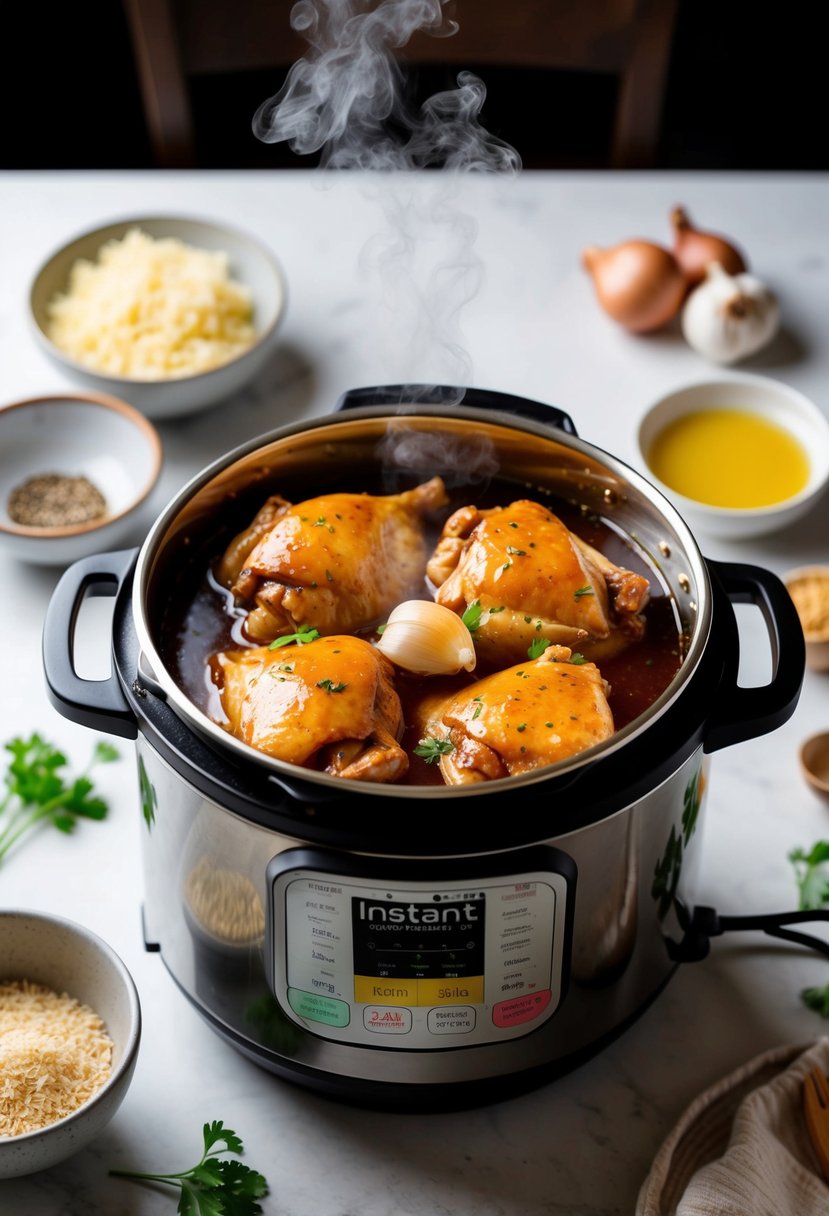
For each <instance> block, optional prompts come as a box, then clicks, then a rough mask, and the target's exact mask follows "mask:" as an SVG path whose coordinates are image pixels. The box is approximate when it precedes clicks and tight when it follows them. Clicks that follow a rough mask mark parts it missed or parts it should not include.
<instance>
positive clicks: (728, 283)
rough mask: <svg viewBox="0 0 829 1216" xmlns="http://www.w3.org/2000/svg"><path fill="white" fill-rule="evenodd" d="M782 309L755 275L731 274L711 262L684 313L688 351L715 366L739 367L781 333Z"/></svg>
mask: <svg viewBox="0 0 829 1216" xmlns="http://www.w3.org/2000/svg"><path fill="white" fill-rule="evenodd" d="M779 323H780V310H779V308H778V306H777V300H776V299H775V297H774V295H773V293H772V292H771V291H770V290H769V289H768V287H766V285H765V284H764V283H761V282H760V280H759V279H757V278H755V277H754V275H752V274H734V275H732V274H728V273H727V271H725V270H723V268H722V266H721V265H720V264H719V262H712V263H711V265H710V266H709V267H708V273H707V275H706V277H705V279H704V281H703V282H702V283H700V285H699V287H696V288H695V289H694V290H693V291H692V292H691V294H690V296H689V297H688V299H687V301H686V303H685V307H684V308H683V310H682V332H683V334H684V335H685V339H686V341H687V342H688V345H689V346H692V347H693V348H694V350H695V351H697V352H698V353H699V354H700V355H704V356H705V358H706V359H711V360H712V362H714V363H736V362H737V361H738V360H739V359H745V358H746V357H747V356H748V355H753V354H754V352H755V351H758V350H760V348H761V347H763V346H765V345H766V343H767V342H770V341H771V339H772V338H773V337H774V335H775V334H776V333H777V328H778V325H779Z"/></svg>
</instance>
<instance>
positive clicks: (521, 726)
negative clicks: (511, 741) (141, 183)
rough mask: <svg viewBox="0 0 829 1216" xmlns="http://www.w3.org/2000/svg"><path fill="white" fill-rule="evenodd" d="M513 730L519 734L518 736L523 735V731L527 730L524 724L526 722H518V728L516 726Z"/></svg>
mask: <svg viewBox="0 0 829 1216" xmlns="http://www.w3.org/2000/svg"><path fill="white" fill-rule="evenodd" d="M515 729H516V730H517V731H518V733H519V734H523V733H524V731H525V730H526V729H527V723H526V722H520V723H519V724H518V726H516V728H515Z"/></svg>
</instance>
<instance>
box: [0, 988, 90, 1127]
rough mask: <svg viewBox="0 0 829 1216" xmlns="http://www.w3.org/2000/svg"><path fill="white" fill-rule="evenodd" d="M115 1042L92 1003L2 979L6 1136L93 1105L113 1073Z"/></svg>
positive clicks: (2, 1121) (0, 1113) (0, 1047)
mask: <svg viewBox="0 0 829 1216" xmlns="http://www.w3.org/2000/svg"><path fill="white" fill-rule="evenodd" d="M112 1047H113V1044H112V1040H111V1039H110V1037H109V1035H108V1034H107V1032H106V1027H105V1026H104V1023H103V1022H102V1021H101V1019H100V1018H99V1017H98V1015H97V1013H95V1012H94V1010H92V1009H90V1008H89V1006H88V1005H82V1004H81V1003H80V1002H79V1001H77V1000H75V998H74V997H71V996H68V995H67V994H66V993H65V992H64V993H62V994H59V993H57V992H54V991H53V990H52V989H51V988H47V987H45V986H44V985H42V984H35V983H32V982H30V981H29V980H26V979H20V980H17V979H15V980H12V979H8V980H0V1138H2V1137H4V1136H22V1135H25V1133H26V1132H33V1131H38V1130H39V1129H40V1128H44V1127H48V1126H49V1124H51V1123H56V1122H57V1121H58V1119H64V1118H66V1116H67V1115H71V1114H73V1113H74V1111H76V1110H78V1108H79V1107H81V1106H83V1105H84V1103H85V1102H88V1101H89V1099H90V1098H92V1097H93V1096H94V1095H95V1094H96V1093H97V1092H98V1090H99V1089H101V1087H102V1086H103V1085H104V1084H105V1083H106V1081H107V1080H108V1079H109V1077H110V1074H111V1072H112Z"/></svg>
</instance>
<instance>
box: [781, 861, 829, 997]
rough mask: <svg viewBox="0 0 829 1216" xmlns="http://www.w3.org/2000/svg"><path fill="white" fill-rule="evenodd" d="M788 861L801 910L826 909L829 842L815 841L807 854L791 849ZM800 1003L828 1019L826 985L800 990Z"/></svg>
mask: <svg viewBox="0 0 829 1216" xmlns="http://www.w3.org/2000/svg"><path fill="white" fill-rule="evenodd" d="M789 861H790V862H791V863H792V865H793V866H794V872H795V881H796V882H797V894H798V906H799V907H800V909H801V910H802V911H806V910H808V909H809V908H825V907H829V840H818V841H816V842H815V844H813V845H812V847H811V849H810V850H809V852H808V853H807V852H806V851H805V850H804V849H792V851H791V852H790V853H789ZM800 999H801V1000H802V1001H803V1003H804V1005H806V1006H807V1007H808V1008H809V1009H813V1010H814V1011H815V1013H819V1014H820V1016H821V1017H822V1018H829V984H827V985H826V986H825V987H812V988H803V989H801V992H800Z"/></svg>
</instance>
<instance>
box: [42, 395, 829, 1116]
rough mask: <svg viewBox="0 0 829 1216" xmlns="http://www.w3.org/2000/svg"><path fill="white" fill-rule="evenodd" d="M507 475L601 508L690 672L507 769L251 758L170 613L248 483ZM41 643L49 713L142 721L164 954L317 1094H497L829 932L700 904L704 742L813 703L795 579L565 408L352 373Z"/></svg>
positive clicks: (150, 897) (194, 489) (155, 904)
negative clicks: (407, 769) (740, 615)
mask: <svg viewBox="0 0 829 1216" xmlns="http://www.w3.org/2000/svg"><path fill="white" fill-rule="evenodd" d="M496 472H497V475H498V477H500V478H505V479H507V480H509V481H510V482H512V483H515V484H516V485H518V486H519V487H521V488H522V491H523V494H524V495H525V496H526V495H527V494H529V493H530V492H531V490H532V488H533V487H538V488H540V489H542V490H544V491H549V492H551V493H553V494H555V495H557V496H558V497H559V498H562V499H564V500H566V501H567V502H569V503H574V504H578V507H579V508H580V509H581V510H582V511H584V512H591V513H595V514H596V515H598V516H600V517H601V518H602V520H604V521H605V522H606V523H607V524H608V526H609V527H611V528H612V529H614V530H615V531H617V532H618V533H620V534H621V535H622V536H623V537H624V538H625V539H626V541H627V543H628V544H629V545H630V546H632V547H633V548H634V549H635V550H637V551H638V552H639V553H640V554H641V555H642V556H643V557H644V558H646V560H647V563H648V565H649V567H650V569H651V571H652V574H653V578H654V579H655V580H656V581H657V582H658V583H659V584H660V591H661V593H662V594H664V595H666V596H669V597H670V599H671V601H672V604H673V609H674V612H675V615H676V621H677V628H678V633H680V632H681V634H682V636H683V637H684V639H685V643H686V645H685V653H684V657H683V660H682V663H681V666H680V668H679V671H678V672H677V674H676V676H675V677H674V678H673V679H672V681H671V682H670V684H669V685H668V687H667V688H665V690H664V692H663V693H662V694H661V695H660V696H659V697H658V698H657V700H656V701H655V702H654V703H653V704H652V705H651V706H650V708H649V709H648V710H647V711H646V712H645V713H644V714H642V715H640V717H638V718H636V719H635V720H634V721H632V722H630V723H629V724H628V725H626V726H624V727H623V728H622V729H621V730H620V731H618V732H617V733H616V734H615V735H614V736H612V738H610V739H609V740H607V741H606V742H605V743H603V744H599V745H597V746H595V747H593V748H591V749H590V750H589V751H587V752H583V753H581V754H579V755H578V756H575V757H572V758H571V759H569V760H565V761H562V762H559V763H557V764H555V765H551V766H549V767H547V768H544V769H541V770H536V771H535V772H532V773H527V774H524V775H522V776H518V777H512V778H508V779H503V780H496V781H490V782H482V783H480V784H477V785H471V786H460V787H447V786H443V785H431V786H426V785H423V786H411V785H408V786H407V785H389V784H378V785H372V784H370V783H367V782H348V781H343V780H341V779H338V778H336V777H332V776H328V775H326V774H325V773H317V772H312V771H309V770H307V769H304V768H299V767H296V766H294V765H291V764H287V763H284V762H281V761H278V760H275V759H272V758H270V757H268V756H265V755H263V754H261V753H257V752H254V751H253V750H252V749H251V748H249V747H247V746H246V745H245V744H243V743H241V742H240V741H238V740H237V739H235V738H233V737H231V736H230V735H228V734H227V733H226V732H225V731H224V730H223V729H222V728H221V727H220V726H218V725H217V724H216V723H214V722H212V721H210V719H209V718H208V717H207V716H206V714H204V713H203V712H202V711H201V710H200V709H199V708H198V707H197V706H196V705H195V704H194V703H193V702H192V701H190V700H189V699H188V698H187V697H186V696H185V695H184V693H183V692H182V690H181V688H180V687H179V685H178V684H177V682H176V680H175V679H174V678H173V675H172V674H171V672H170V670H169V663H168V662H167V661H166V659H165V647H164V644H163V640H162V639H163V630H164V623H165V619H166V616H167V614H168V612H169V606H170V602H171V599H172V597H173V592H174V590H175V589H176V587H177V586H178V585H179V583H180V581H181V579H182V578H183V577H184V573H185V571H186V570H187V569H188V568H189V566H190V565H192V563H193V560H194V555H200V554H212V555H213V556H215V555H216V554H217V553H220V552H221V549H222V547H223V545H224V544H225V543H227V540H228V539H229V536H230V535H232V532H233V526H234V525H233V522H232V521H233V520H234V519H236V516H237V515H238V511H239V509H240V504H241V505H242V506H244V504H245V503H246V502H247V501H248V500H249V501H250V503H251V504H257V505H258V503H259V502H261V501H262V500H263V499H264V498H265V497H266V495H267V494H268V493H270V492H273V491H274V489H275V488H279V489H280V491H281V492H283V493H286V492H290V493H292V494H293V495H294V500H295V501H296V500H297V498H298V497H310V496H312V495H315V494H319V493H322V492H325V491H328V490H331V489H332V488H334V489H348V490H351V491H355V490H360V489H363V488H365V487H366V485H367V484H368V483H369V482H370V483H371V484H372V485H376V484H378V483H382V485H383V486H385V487H386V489H385V492H394V491H395V490H396V489H398V488H401V487H403V486H405V485H411V484H414V482H415V481H416V480H423V479H424V477H430V476H433V475H434V474H440V475H442V476H443V477H444V479H445V480H446V482H447V484H449V485H454V486H457V485H463V486H464V487H466V486H468V487H469V493H470V497H469V499H468V501H474V494H475V492H476V487H480V486H481V485H483V484H484V483H485V481H486V479H487V478H489V477H491V476H492V475H493V474H495V473H496ZM285 487H288V490H287V491H286V488H285ZM298 488H299V491H298ZM245 509H247V508H245ZM254 510H255V506H254ZM251 514H252V511H249V513H248V516H247V518H250V515H251ZM88 593H102V594H108V595H112V596H114V614H113V627H112V639H111V644H112V675H111V677H110V678H109V679H107V680H105V681H89V680H86V679H83V678H80V677H79V676H78V675H77V673H76V671H75V668H74V664H73V632H74V622H75V620H76V618H77V614H78V612H79V609H80V605H81V603H82V601H83V599H84V597H85V595H87V594H88ZM735 602H750V603H753V604H755V605H757V606H758V607H759V608H760V609H761V611H762V614H763V618H764V620H765V623H766V627H767V630H768V635H769V641H770V649H771V652H772V656H773V673H772V676H771V679H770V680H769V682H768V684H767V685H765V686H764V687H761V688H743V687H740V686H739V685H738V684H737V667H738V659H739V636H738V631H737V626H736V620H735V614H734V611H733V607H732V605H733V603H735ZM44 664H45V670H46V678H47V684H48V688H49V692H50V696H51V698H52V700H53V702H54V704H55V705H56V706H57V708H58V709H59V710H60V711H61V713H63V714H64V715H65V716H66V717H68V718H70V719H71V720H73V721H75V722H80V723H83V724H85V725H87V726H90V727H92V728H94V729H97V730H103V731H106V732H109V733H111V734H117V735H122V736H125V737H127V738H134V739H135V740H136V748H137V758H138V776H139V789H140V806H141V822H140V835H141V841H142V848H143V864H144V882H145V900H144V933H145V940H146V943H147V947H148V949H151V950H158V951H160V953H161V957H162V959H163V961H164V963H165V964H166V966H167V968H168V970H169V972H170V974H171V975H172V976H173V978H174V980H175V981H176V983H177V984H178V986H179V987H180V989H181V990H182V992H183V993H184V994H185V995H186V996H187V997H188V998H189V999H190V1000H191V1001H192V1002H193V1004H194V1005H195V1006H196V1008H197V1009H198V1010H199V1011H200V1013H201V1014H202V1015H203V1016H204V1017H205V1018H206V1019H207V1020H208V1021H209V1022H210V1024H211V1025H212V1026H213V1027H214V1028H215V1029H216V1030H217V1031H218V1032H219V1034H220V1035H222V1036H223V1037H224V1038H225V1039H226V1040H227V1041H228V1042H230V1043H231V1044H233V1046H234V1047H236V1048H238V1049H239V1050H240V1051H241V1052H243V1053H244V1054H245V1055H246V1056H248V1057H250V1058H251V1059H253V1060H255V1061H256V1062H257V1063H258V1064H261V1065H263V1066H264V1067H265V1068H268V1069H270V1070H272V1071H273V1072H274V1073H277V1074H279V1075H280V1076H282V1077H284V1078H287V1079H290V1080H292V1081H295V1082H299V1083H301V1084H304V1085H307V1086H309V1087H312V1088H314V1089H316V1090H319V1091H322V1092H325V1093H327V1094H329V1095H333V1096H336V1097H339V1098H342V1099H344V1100H348V1101H353V1102H359V1103H364V1104H370V1105H377V1106H386V1107H395V1106H399V1107H405V1108H407V1109H411V1108H413V1107H417V1106H422V1107H429V1106H434V1107H440V1108H444V1109H445V1108H447V1107H448V1106H460V1105H465V1104H471V1103H474V1102H477V1101H483V1100H490V1099H492V1098H496V1097H499V1096H502V1095H504V1094H507V1093H510V1092H515V1091H518V1090H520V1089H523V1088H526V1087H529V1086H531V1085H534V1084H537V1083H538V1082H540V1081H543V1080H545V1079H547V1078H549V1077H551V1076H553V1075H555V1074H556V1073H558V1072H562V1071H564V1070H566V1069H568V1068H570V1067H572V1066H573V1065H574V1064H575V1063H577V1062H579V1061H580V1060H581V1059H583V1058H585V1057H586V1056H588V1055H590V1054H592V1053H594V1052H595V1051H597V1050H598V1049H599V1048H600V1047H601V1046H602V1045H603V1044H604V1043H606V1042H608V1041H609V1040H610V1039H611V1038H612V1037H614V1036H615V1035H617V1034H618V1033H619V1032H620V1031H621V1030H622V1029H623V1028H624V1027H625V1026H626V1025H628V1024H629V1023H630V1022H631V1020H632V1019H634V1018H636V1017H637V1015H638V1014H640V1013H641V1012H642V1011H643V1009H644V1008H645V1007H646V1006H647V1005H648V1004H649V1003H650V1002H651V1000H652V999H653V998H654V997H655V996H656V995H657V994H658V993H659V991H660V990H661V988H662V987H663V986H664V984H665V983H666V982H667V980H668V979H669V977H670V976H671V974H672V972H673V971H674V969H675V967H676V966H677V964H678V962H679V961H681V960H683V959H692V958H699V957H702V956H703V955H704V954H705V952H706V950H707V948H708V940H709V938H710V937H711V936H712V935H714V934H717V933H719V932H722V931H724V930H725V929H728V928H747V927H752V926H754V927H759V928H763V929H766V930H767V931H768V932H772V933H774V934H776V935H777V936H783V937H789V938H793V939H794V940H798V941H804V942H809V943H810V944H814V945H816V947H817V948H818V949H823V950H824V951H826V950H827V947H826V946H825V944H824V943H822V942H821V941H819V940H817V941H814V942H812V939H809V938H806V937H804V936H803V935H801V934H799V933H798V932H797V931H795V930H792V929H789V928H786V927H785V926H786V924H790V923H792V922H793V921H796V920H798V919H810V918H813V917H814V916H815V915H817V914H814V913H805V914H797V913H794V914H791V915H789V916H778V917H770V918H754V919H752V918H731V919H730V920H729V918H727V917H718V916H717V914H716V913H715V912H713V910H711V909H699V908H696V907H695V898H694V896H695V889H696V883H697V872H698V868H699V854H700V836H701V832H700V827H701V824H702V820H703V817H704V814H705V801H706V786H707V783H708V757H709V754H710V753H711V752H714V751H716V750H717V749H719V748H722V747H726V746H731V745H732V744H738V743H740V742H741V741H743V740H746V739H750V738H752V737H755V736H757V735H762V734H764V733H766V732H768V731H771V730H773V729H775V728H776V727H777V726H779V725H780V724H781V723H783V722H784V721H785V720H786V719H787V718H788V717H789V716H790V715H791V713H792V712H793V710H794V707H795V705H796V703H797V699H798V695H799V690H800V685H801V681H802V677H803V670H804V647H803V636H802V631H801V628H800V624H799V621H798V618H797V616H796V613H795V610H794V607H793V605H792V603H791V600H790V599H789V596H788V594H787V592H786V591H785V589H784V587H783V585H782V584H781V583H780V582H779V581H778V579H777V578H776V577H775V576H774V575H772V574H771V573H769V572H767V571H765V570H762V569H759V568H756V567H753V566H746V565H732V564H722V563H718V562H712V561H706V560H705V559H704V558H703V557H702V555H701V554H700V551H699V549H698V548H697V545H696V543H695V541H694V538H693V536H692V535H691V534H690V532H689V531H688V529H687V527H686V526H685V524H684V523H683V521H682V519H681V518H680V517H679V515H678V514H677V512H676V511H675V510H674V508H673V507H672V506H671V504H670V503H669V502H668V501H667V500H666V499H664V498H663V497H662V496H661V495H660V494H659V493H658V492H657V491H656V490H655V489H654V487H653V486H651V485H650V484H649V483H648V482H647V481H645V480H644V479H643V478H642V477H640V476H639V475H638V474H637V473H636V472H635V471H633V470H632V469H630V468H628V467H626V466H625V465H624V464H622V463H621V462H620V461H619V460H617V459H616V458H615V457H613V456H611V455H609V454H608V453H606V452H604V451H602V450H600V449H599V448H597V447H595V446H593V445H591V444H589V443H586V442H585V441H584V440H582V439H580V438H579V437H578V436H577V435H576V433H575V429H574V427H573V423H572V422H571V420H570V419H569V417H568V416H567V415H566V414H564V413H562V412H561V411H558V410H556V409H554V408H552V407H549V406H546V405H541V404H539V403H535V402H529V401H525V400H523V399H519V398H515V397H508V396H505V395H503V394H497V393H492V392H487V391H484V390H473V389H466V390H461V389H448V388H419V387H412V386H409V387H406V388H397V387H394V388H372V389H363V390H357V391H354V392H351V393H347V394H346V395H345V396H344V397H343V399H342V400H341V401H340V403H339V406H338V411H337V412H336V413H335V414H332V415H330V416H327V417H321V418H317V419H314V420H312V421H310V422H305V423H301V424H296V425H292V426H288V427H284V428H282V429H280V430H277V431H274V432H272V433H270V434H268V435H265V436H262V437H260V438H258V439H256V440H254V441H252V442H249V443H247V444H245V445H243V446H242V447H240V448H238V449H237V450H235V451H233V452H231V453H230V454H229V455H227V456H225V457H223V458H222V459H220V460H218V461H217V462H215V463H214V464H212V465H211V466H210V467H209V468H207V469H206V470H204V472H202V473H201V474H199V475H198V476H197V477H196V478H194V479H193V480H192V481H191V482H190V483H189V485H187V486H185V488H184V489H183V490H182V491H181V492H180V493H179V494H178V495H177V496H176V497H175V498H174V499H173V501H172V502H171V503H170V504H169V506H168V507H167V508H166V510H165V511H164V512H163V513H162V515H161V516H160V517H159V518H158V520H157V521H156V523H155V524H154V526H153V528H152V530H151V531H150V533H149V535H148V537H147V539H146V541H145V543H144V544H143V546H142V547H141V549H140V551H137V552H136V551H129V552H117V553H110V554H102V555H99V556H97V557H92V558H88V559H84V560H83V561H80V562H78V563H76V564H75V565H74V566H72V567H71V568H70V569H69V570H67V571H66V573H65V574H64V576H63V577H62V579H61V580H60V582H59V584H58V586H57V588H56V590H55V593H54V596H53V598H52V600H51V603H50V606H49V610H48V613H47V618H46V624H45V631H44Z"/></svg>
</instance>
